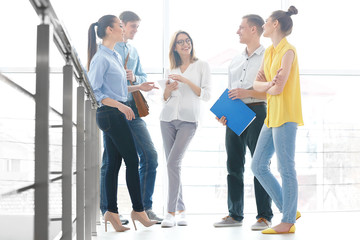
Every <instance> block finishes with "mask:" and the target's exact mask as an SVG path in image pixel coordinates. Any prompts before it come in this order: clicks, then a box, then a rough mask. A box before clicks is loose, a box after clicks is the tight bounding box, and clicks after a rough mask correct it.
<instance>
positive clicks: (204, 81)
mask: <svg viewBox="0 0 360 240" xmlns="http://www.w3.org/2000/svg"><path fill="white" fill-rule="evenodd" d="M200 88H201V93H200V96H199V98H200V99H202V100H203V101H209V100H210V98H211V94H210V93H211V73H210V66H209V64H208V63H207V62H204V63H203V66H202V70H201V82H200Z"/></svg>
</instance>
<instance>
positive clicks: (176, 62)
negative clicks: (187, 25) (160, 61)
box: [169, 30, 198, 69]
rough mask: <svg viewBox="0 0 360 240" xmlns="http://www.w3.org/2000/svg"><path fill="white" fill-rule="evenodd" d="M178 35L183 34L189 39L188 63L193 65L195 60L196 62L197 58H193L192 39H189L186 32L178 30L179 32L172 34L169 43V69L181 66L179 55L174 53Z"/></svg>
mask: <svg viewBox="0 0 360 240" xmlns="http://www.w3.org/2000/svg"><path fill="white" fill-rule="evenodd" d="M180 34H185V35H187V36H188V38H189V39H190V42H191V52H190V62H192V63H193V62H195V61H196V60H198V58H197V57H196V56H195V50H194V43H193V40H192V38H191V37H190V35H189V34H188V33H187V32H185V31H182V30H180V31H177V32H175V33H174V35H173V37H172V39H171V42H170V51H169V59H170V69H175V68H177V67H179V66H181V64H182V61H181V58H180V55H179V53H178V52H176V51H175V47H176V39H177V37H178V36H179V35H180Z"/></svg>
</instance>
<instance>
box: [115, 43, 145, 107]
mask: <svg viewBox="0 0 360 240" xmlns="http://www.w3.org/2000/svg"><path fill="white" fill-rule="evenodd" d="M115 51H116V52H118V53H119V54H120V56H121V58H122V63H123V65H124V64H125V59H126V56H127V54H128V53H129V60H128V62H127V65H126V67H127V69H130V70H132V71H133V73H134V75H135V79H136V81H135V82H133V84H134V85H137V84H141V83H144V82H146V78H147V75H146V73H145V72H144V71H143V69H142V66H141V63H140V58H139V54H138V52H137V50H136V48H135V47H133V46H132V45H130V44H129V43H127V42H126V43H125V42H118V43H117V44H116V45H115ZM127 84H128V85H130V83H129V81H127ZM128 100H129V101H131V100H133V98H132V94H131V93H130V94H128Z"/></svg>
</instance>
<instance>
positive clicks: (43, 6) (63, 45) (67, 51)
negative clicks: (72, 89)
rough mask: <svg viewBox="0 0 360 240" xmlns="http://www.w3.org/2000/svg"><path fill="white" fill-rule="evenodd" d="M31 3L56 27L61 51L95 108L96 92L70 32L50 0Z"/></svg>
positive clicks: (55, 38)
mask: <svg viewBox="0 0 360 240" xmlns="http://www.w3.org/2000/svg"><path fill="white" fill-rule="evenodd" d="M30 3H31V5H32V6H33V7H34V9H35V11H36V13H37V14H38V15H39V17H41V18H42V21H43V22H45V21H46V20H47V19H46V17H47V18H48V20H49V21H50V22H51V24H52V25H53V27H54V31H53V36H54V42H55V44H56V46H57V48H58V49H59V52H60V53H61V55H62V56H63V57H64V59H65V61H66V62H71V63H72V65H73V66H74V74H75V78H76V80H77V81H78V82H79V84H81V85H82V86H83V87H84V88H85V92H86V94H87V96H88V98H89V99H90V100H91V104H92V106H93V107H94V108H96V107H98V103H97V101H96V98H95V95H94V92H93V90H92V88H91V85H90V82H89V78H88V76H87V73H86V70H85V68H84V67H83V65H82V64H81V61H80V59H79V57H78V54H77V51H76V49H75V48H74V47H73V45H72V44H71V41H70V38H69V36H68V35H69V34H68V33H67V31H66V30H65V27H63V24H61V22H60V20H59V19H58V17H57V15H56V13H55V11H54V9H53V7H52V5H51V3H50V1H49V0H30Z"/></svg>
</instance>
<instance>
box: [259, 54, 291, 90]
mask: <svg viewBox="0 0 360 240" xmlns="http://www.w3.org/2000/svg"><path fill="white" fill-rule="evenodd" d="M294 58H295V53H294V51H292V50H288V51H287V52H286V53H285V54H284V56H283V58H282V60H281V67H280V69H279V70H278V71H277V73H276V75H275V77H274V78H273V79H272V81H270V82H268V81H267V80H266V77H265V73H264V61H263V63H262V64H261V67H260V70H259V72H258V75H257V76H256V80H255V82H254V85H253V87H254V89H255V90H256V91H258V92H266V93H268V94H270V95H279V94H280V93H282V91H283V90H284V87H285V84H286V82H287V80H288V78H289V75H290V71H291V66H292V63H293V61H294Z"/></svg>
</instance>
